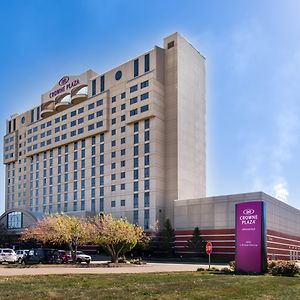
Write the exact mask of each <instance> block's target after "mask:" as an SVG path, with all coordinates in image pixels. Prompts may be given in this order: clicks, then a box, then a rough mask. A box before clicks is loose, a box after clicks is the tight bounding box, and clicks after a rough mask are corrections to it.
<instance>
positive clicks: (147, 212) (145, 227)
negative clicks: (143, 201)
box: [144, 209, 150, 229]
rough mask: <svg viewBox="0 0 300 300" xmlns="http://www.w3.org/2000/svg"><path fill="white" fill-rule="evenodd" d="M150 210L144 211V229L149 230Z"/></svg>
mask: <svg viewBox="0 0 300 300" xmlns="http://www.w3.org/2000/svg"><path fill="white" fill-rule="evenodd" d="M149 218H150V216H149V209H145V211H144V229H149Z"/></svg>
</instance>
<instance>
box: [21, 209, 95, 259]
mask: <svg viewBox="0 0 300 300" xmlns="http://www.w3.org/2000/svg"><path fill="white" fill-rule="evenodd" d="M90 228H91V224H90V223H89V222H86V221H85V220H83V219H79V218H76V217H74V216H68V215H64V214H61V215H60V214H56V215H49V216H46V217H45V218H43V219H41V220H39V221H37V223H35V225H33V226H32V227H30V228H27V229H25V230H24V232H23V234H22V236H21V239H22V240H24V241H27V240H30V239H35V240H37V241H39V242H42V243H43V244H47V243H49V244H53V245H61V244H67V245H68V246H69V249H70V251H71V254H72V259H73V262H74V263H75V262H76V255H77V247H78V246H79V245H82V244H85V243H87V242H88V241H89V234H88V233H89V232H90V231H91V230H90Z"/></svg>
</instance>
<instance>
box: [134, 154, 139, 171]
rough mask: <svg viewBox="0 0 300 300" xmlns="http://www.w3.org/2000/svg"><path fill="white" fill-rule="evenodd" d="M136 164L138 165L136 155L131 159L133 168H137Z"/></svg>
mask: <svg viewBox="0 0 300 300" xmlns="http://www.w3.org/2000/svg"><path fill="white" fill-rule="evenodd" d="M138 166H139V158H138V157H135V158H134V159H133V167H134V168H138Z"/></svg>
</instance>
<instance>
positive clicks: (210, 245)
mask: <svg viewBox="0 0 300 300" xmlns="http://www.w3.org/2000/svg"><path fill="white" fill-rule="evenodd" d="M212 249H213V245H212V243H211V242H207V243H206V246H205V250H206V254H207V255H208V269H210V255H211V254H212Z"/></svg>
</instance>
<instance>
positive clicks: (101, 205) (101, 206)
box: [99, 198, 104, 212]
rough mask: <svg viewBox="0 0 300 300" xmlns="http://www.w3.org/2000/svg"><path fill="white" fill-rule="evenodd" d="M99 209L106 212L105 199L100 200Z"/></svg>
mask: <svg viewBox="0 0 300 300" xmlns="http://www.w3.org/2000/svg"><path fill="white" fill-rule="evenodd" d="M99 209H100V211H101V212H102V211H104V199H103V198H100V203H99Z"/></svg>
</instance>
